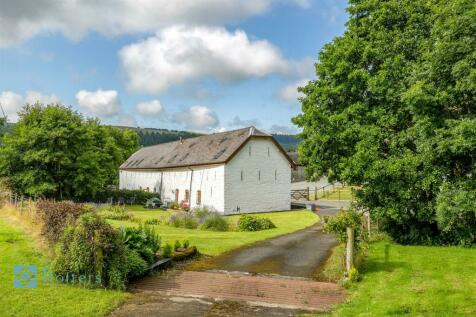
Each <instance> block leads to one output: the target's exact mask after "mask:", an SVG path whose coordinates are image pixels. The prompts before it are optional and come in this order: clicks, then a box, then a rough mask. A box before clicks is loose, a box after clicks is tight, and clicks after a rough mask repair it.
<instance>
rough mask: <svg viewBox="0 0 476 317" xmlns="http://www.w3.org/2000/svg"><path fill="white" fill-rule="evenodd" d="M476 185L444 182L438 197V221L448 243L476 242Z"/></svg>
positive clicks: (472, 243) (464, 243)
mask: <svg viewBox="0 0 476 317" xmlns="http://www.w3.org/2000/svg"><path fill="white" fill-rule="evenodd" d="M475 188H476V186H475V185H474V184H472V183H471V182H469V181H468V182H459V183H457V184H451V185H450V184H448V183H444V184H443V185H442V186H441V188H440V192H439V193H438V197H437V198H436V221H437V223H438V228H439V229H440V230H441V232H442V238H443V239H444V241H443V242H444V243H446V244H459V245H463V246H471V245H475V244H476V189H475Z"/></svg>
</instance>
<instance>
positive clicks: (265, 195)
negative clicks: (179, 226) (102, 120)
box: [119, 127, 294, 214]
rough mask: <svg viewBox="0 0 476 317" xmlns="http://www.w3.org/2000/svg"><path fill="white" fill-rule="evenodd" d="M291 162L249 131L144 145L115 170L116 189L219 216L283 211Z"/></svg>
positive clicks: (278, 148) (267, 139)
mask: <svg viewBox="0 0 476 317" xmlns="http://www.w3.org/2000/svg"><path fill="white" fill-rule="evenodd" d="M293 166H294V163H293V161H292V160H291V159H290V158H289V156H288V155H287V154H286V151H284V149H283V148H282V147H281V145H279V143H278V142H277V141H276V140H275V139H274V138H273V137H272V136H271V135H269V134H266V133H264V132H262V131H259V130H257V129H256V128H254V127H250V128H244V129H239V130H234V131H229V132H223V133H214V134H210V135H204V136H200V137H195V138H190V139H185V140H181V141H175V142H169V143H163V144H158V145H153V146H148V147H144V148H142V149H140V150H139V151H137V152H136V153H134V154H133V155H132V156H131V157H130V158H129V159H128V160H127V161H126V162H124V164H122V165H121V167H120V171H119V176H120V177H119V179H120V181H119V186H120V188H121V189H142V190H148V191H153V192H158V193H160V194H161V197H162V199H163V200H168V201H177V202H179V203H183V202H186V203H188V204H189V205H190V207H191V208H195V207H208V208H212V209H214V210H216V211H218V212H220V213H224V214H236V213H252V212H265V211H276V210H288V209H290V205H291V196H290V193H291V169H292V167H293Z"/></svg>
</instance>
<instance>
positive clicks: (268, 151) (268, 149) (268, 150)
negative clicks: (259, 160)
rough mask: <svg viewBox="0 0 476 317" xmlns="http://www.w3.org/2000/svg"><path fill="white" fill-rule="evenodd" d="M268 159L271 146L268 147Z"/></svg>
mask: <svg viewBox="0 0 476 317" xmlns="http://www.w3.org/2000/svg"><path fill="white" fill-rule="evenodd" d="M268 157H269V146H268Z"/></svg>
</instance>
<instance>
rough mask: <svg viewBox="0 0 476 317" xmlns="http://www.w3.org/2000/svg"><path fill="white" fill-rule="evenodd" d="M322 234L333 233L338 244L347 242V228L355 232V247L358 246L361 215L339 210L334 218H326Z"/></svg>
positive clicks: (351, 210) (349, 210) (352, 210)
mask: <svg viewBox="0 0 476 317" xmlns="http://www.w3.org/2000/svg"><path fill="white" fill-rule="evenodd" d="M324 222H325V223H324V228H323V229H324V232H327V233H333V234H334V235H335V236H336V239H337V240H338V241H339V242H340V243H345V242H346V241H347V227H350V228H353V229H354V230H355V232H354V237H355V246H356V247H358V246H359V242H360V241H361V239H362V237H361V226H362V215H361V214H360V213H358V212H357V211H355V210H354V209H352V208H350V209H348V210H341V211H339V212H338V213H337V215H335V216H334V217H327V218H325V220H324Z"/></svg>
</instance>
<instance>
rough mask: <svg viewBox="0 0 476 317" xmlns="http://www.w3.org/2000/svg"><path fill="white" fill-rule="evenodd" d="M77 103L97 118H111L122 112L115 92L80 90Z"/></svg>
mask: <svg viewBox="0 0 476 317" xmlns="http://www.w3.org/2000/svg"><path fill="white" fill-rule="evenodd" d="M76 101H77V102H78V104H79V105H80V106H81V107H82V108H83V109H85V110H86V111H87V112H88V113H90V114H92V115H95V116H100V117H111V116H114V115H117V114H118V113H119V112H120V110H121V104H120V101H119V97H118V94H117V91H115V90H102V89H99V90H96V91H86V90H80V91H78V93H77V94H76Z"/></svg>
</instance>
